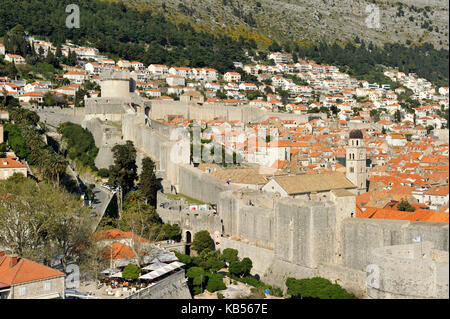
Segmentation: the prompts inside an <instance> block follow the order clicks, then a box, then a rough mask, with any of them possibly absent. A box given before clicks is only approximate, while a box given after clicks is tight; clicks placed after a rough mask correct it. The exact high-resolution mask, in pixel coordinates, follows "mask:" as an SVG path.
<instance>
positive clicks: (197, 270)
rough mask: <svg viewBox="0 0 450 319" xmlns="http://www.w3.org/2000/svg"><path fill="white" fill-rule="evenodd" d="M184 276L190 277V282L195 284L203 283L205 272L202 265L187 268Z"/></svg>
mask: <svg viewBox="0 0 450 319" xmlns="http://www.w3.org/2000/svg"><path fill="white" fill-rule="evenodd" d="M186 277H188V278H190V279H192V284H193V285H195V286H200V285H202V284H204V283H205V281H206V279H207V276H206V272H205V270H204V269H203V268H202V267H191V268H189V269H188V271H187V272H186Z"/></svg>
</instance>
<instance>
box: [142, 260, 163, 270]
mask: <svg viewBox="0 0 450 319" xmlns="http://www.w3.org/2000/svg"><path fill="white" fill-rule="evenodd" d="M166 265H167V264H165V263H162V262H159V261H158V262H156V263H154V264H150V265H148V266H146V267H144V268H142V269H143V270H157V269H159V268H162V267H164V266H166Z"/></svg>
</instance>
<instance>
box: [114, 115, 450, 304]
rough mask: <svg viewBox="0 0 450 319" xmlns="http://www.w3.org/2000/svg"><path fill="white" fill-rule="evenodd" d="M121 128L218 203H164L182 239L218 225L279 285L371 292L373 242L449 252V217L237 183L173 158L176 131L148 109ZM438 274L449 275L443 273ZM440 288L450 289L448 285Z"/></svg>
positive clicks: (222, 242)
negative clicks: (374, 216)
mask: <svg viewBox="0 0 450 319" xmlns="http://www.w3.org/2000/svg"><path fill="white" fill-rule="evenodd" d="M122 130H123V138H124V139H125V140H132V141H133V142H134V143H135V145H136V147H137V148H138V149H139V151H140V152H142V153H143V154H145V155H147V156H151V157H152V158H153V159H154V160H156V161H157V162H158V165H157V166H158V169H159V170H161V172H162V173H163V174H164V176H165V179H166V182H167V183H168V184H170V185H171V186H172V187H173V188H172V189H176V191H178V192H181V193H183V194H185V195H188V196H190V197H193V198H196V199H199V200H201V201H204V202H207V203H213V204H216V205H217V214H213V213H208V212H201V211H199V212H195V213H193V212H189V211H187V210H185V209H182V208H181V207H178V208H176V205H175V208H174V207H172V209H169V208H168V206H167V207H166V208H161V207H158V213H159V214H160V215H161V217H162V219H163V220H164V221H166V222H170V223H177V224H179V225H180V226H181V228H182V229H183V238H184V239H186V233H187V232H190V234H191V236H193V234H194V233H195V232H197V231H198V230H202V229H206V230H208V231H209V232H210V233H211V234H212V235H213V237H215V238H216V235H217V233H218V232H219V233H220V237H219V239H218V240H217V242H218V244H217V248H218V249H225V248H235V249H238V251H239V255H240V256H241V257H245V256H247V257H250V258H251V259H252V260H253V263H254V269H253V272H254V274H257V275H259V276H260V277H261V278H263V280H265V281H267V282H268V283H270V284H273V285H275V286H280V287H283V286H284V282H285V280H286V278H287V277H289V276H293V277H297V278H306V277H312V276H322V277H325V278H329V279H330V280H333V281H337V282H338V283H340V284H341V285H342V286H343V287H345V288H347V289H349V290H350V291H352V292H354V293H356V294H357V295H359V296H366V293H367V290H366V283H365V279H366V266H367V265H368V264H370V263H371V262H372V260H371V257H370V256H371V253H372V252H373V251H374V250H375V249H377V248H381V247H386V246H392V245H406V244H409V243H411V240H412V238H414V237H415V236H418V235H420V236H421V237H422V239H423V240H426V241H430V242H433V244H434V247H435V248H436V249H438V250H440V251H448V225H446V224H442V223H423V222H416V223H412V222H407V221H387V220H371V219H357V218H352V217H354V212H355V198H354V196H337V195H335V196H334V197H331V198H330V201H328V202H314V201H303V200H298V199H289V198H283V199H278V198H275V197H274V196H273V195H271V194H265V193H261V192H259V191H254V190H246V189H239V187H233V186H231V185H227V184H226V183H223V182H222V181H219V180H217V179H215V178H213V177H212V176H210V175H209V174H208V173H205V172H202V171H200V170H198V169H196V168H194V167H193V166H190V165H188V164H177V163H174V162H173V161H172V159H171V156H170V152H171V150H172V148H173V145H174V144H175V142H174V141H170V140H169V138H168V137H167V136H166V134H168V133H169V131H170V130H164V128H163V127H157V128H156V129H155V130H153V129H152V128H151V127H148V126H147V125H146V124H145V116H144V115H131V114H126V115H124V116H123V126H122ZM166 191H170V188H168V189H166ZM162 198H163V197H160V201H161V200H162V201H167V198H164V199H162ZM249 199H251V200H252V203H253V205H252V206H251V205H249ZM411 271H412V272H413V273H416V276H415V280H416V281H418V283H417V284H422V285H426V283H427V280H428V279H421V277H420V276H417V272H416V271H414V270H413V269H411ZM447 274H448V271H447ZM437 276H438V277H439V278H441V277H442V276H443V277H442V278H444V280H445V278H446V277H445V274H442V273H441V272H438V273H437ZM447 281H448V279H447ZM419 282H420V283H419ZM410 284H411V285H414V284H415V283H413V282H411V283H410ZM439 289H441V291H444V294H445V293H447V295H448V288H445V287H443V288H439ZM445 289H447V290H445ZM406 295H407V294H406ZM379 296H384V295H379ZM385 296H388V295H385Z"/></svg>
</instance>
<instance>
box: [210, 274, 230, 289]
mask: <svg viewBox="0 0 450 319" xmlns="http://www.w3.org/2000/svg"><path fill="white" fill-rule="evenodd" d="M226 288H227V287H226V286H225V284H224V283H223V276H222V275H220V274H211V275H209V277H208V283H207V284H206V290H208V291H209V292H216V291H219V290H224V289H226Z"/></svg>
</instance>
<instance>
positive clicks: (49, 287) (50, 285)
mask: <svg viewBox="0 0 450 319" xmlns="http://www.w3.org/2000/svg"><path fill="white" fill-rule="evenodd" d="M51 289H52V283H51V282H44V290H45V291H49V290H51Z"/></svg>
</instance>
